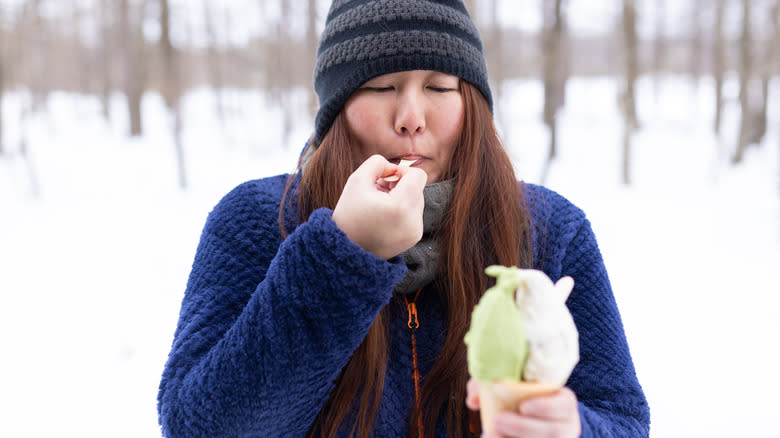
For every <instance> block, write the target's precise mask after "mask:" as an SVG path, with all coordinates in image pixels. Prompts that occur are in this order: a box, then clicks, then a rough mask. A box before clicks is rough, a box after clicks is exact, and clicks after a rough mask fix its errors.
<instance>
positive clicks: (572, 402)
mask: <svg viewBox="0 0 780 438" xmlns="http://www.w3.org/2000/svg"><path fill="white" fill-rule="evenodd" d="M518 411H519V412H520V413H521V414H522V415H525V416H530V417H535V418H539V419H547V420H565V419H568V418H570V417H571V416H572V415H573V413H574V412H577V396H576V395H575V394H574V392H573V391H572V390H571V389H569V388H565V387H564V388H561V389H559V390H558V391H557V392H555V393H553V394H550V395H545V396H539V397H532V398H529V399H527V400H524V401H523V402H522V403H520V405H519V406H518Z"/></svg>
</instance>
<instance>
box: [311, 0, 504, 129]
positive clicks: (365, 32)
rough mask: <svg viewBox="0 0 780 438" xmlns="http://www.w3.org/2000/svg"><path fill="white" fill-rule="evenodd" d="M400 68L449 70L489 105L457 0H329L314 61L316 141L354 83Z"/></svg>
mask: <svg viewBox="0 0 780 438" xmlns="http://www.w3.org/2000/svg"><path fill="white" fill-rule="evenodd" d="M406 70H434V71H439V72H442V73H447V74H451V75H453V76H457V77H459V78H461V79H463V80H465V81H467V82H470V83H471V84H473V85H475V86H476V87H477V88H478V89H479V91H480V92H481V93H482V95H483V96H484V97H485V100H486V101H487V103H488V106H489V107H490V109H491V111H492V109H493V99H492V97H491V94H490V86H489V85H488V75H487V64H486V62H485V56H484V55H483V53H482V41H481V40H480V36H479V31H478V30H477V28H476V26H475V25H474V22H473V21H472V20H471V17H470V16H469V13H468V10H467V9H466V6H465V5H464V4H463V2H462V1H461V0H334V1H333V3H332V4H331V7H330V11H329V12H328V17H327V19H326V21H325V29H324V31H323V33H322V37H321V39H320V45H319V48H318V49H317V63H316V65H315V67H314V89H315V90H316V92H317V96H318V97H319V100H320V108H319V111H318V112H317V118H316V120H315V131H314V140H315V142H316V144H319V143H320V142H321V141H322V139H323V137H324V136H325V134H326V133H327V132H328V130H329V129H330V126H331V125H332V124H333V120H334V119H335V118H336V115H337V114H338V113H339V111H341V108H342V107H343V106H344V104H345V103H346V102H347V99H349V97H350V96H351V95H352V93H354V92H355V91H356V90H357V89H358V88H359V87H360V86H361V85H363V84H364V83H365V82H366V81H368V80H370V79H372V78H374V77H377V76H381V75H383V74H387V73H395V72H400V71H406Z"/></svg>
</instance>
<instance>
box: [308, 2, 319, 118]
mask: <svg viewBox="0 0 780 438" xmlns="http://www.w3.org/2000/svg"><path fill="white" fill-rule="evenodd" d="M307 16H308V18H309V20H308V23H307V25H306V47H307V49H308V54H307V55H306V59H307V61H308V63H307V64H306V65H307V66H308V71H310V72H313V71H314V63H315V61H316V57H317V39H318V34H317V0H308V15H307ZM308 89H309V112H310V115H311V116H312V117H314V116H315V114H316V113H317V107H318V104H317V93H315V92H314V88H313V87H308Z"/></svg>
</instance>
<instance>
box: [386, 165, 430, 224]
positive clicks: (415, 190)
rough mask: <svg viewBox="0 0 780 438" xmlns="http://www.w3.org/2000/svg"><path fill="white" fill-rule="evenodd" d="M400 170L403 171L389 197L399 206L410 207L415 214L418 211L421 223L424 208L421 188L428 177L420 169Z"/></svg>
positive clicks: (423, 187)
mask: <svg viewBox="0 0 780 438" xmlns="http://www.w3.org/2000/svg"><path fill="white" fill-rule="evenodd" d="M402 171H403V172H404V173H403V175H401V179H400V180H398V182H397V183H396V185H395V187H394V188H393V190H392V191H391V192H390V197H391V199H393V200H394V202H395V203H396V204H397V205H398V206H400V207H401V208H404V209H411V210H410V212H412V211H413V212H414V213H415V214H417V213H419V215H420V224H421V225H422V213H423V209H424V208H425V197H424V196H423V190H424V189H425V182H426V180H427V179H428V177H427V175H426V174H425V172H424V171H422V170H420V169H402Z"/></svg>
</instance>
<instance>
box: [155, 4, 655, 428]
mask: <svg viewBox="0 0 780 438" xmlns="http://www.w3.org/2000/svg"><path fill="white" fill-rule="evenodd" d="M314 76H315V88H316V90H317V93H318V96H319V98H320V110H319V112H318V114H317V120H316V128H315V133H314V136H313V138H312V139H311V140H310V141H309V142H308V144H307V146H306V148H305V149H304V152H303V154H302V156H301V160H300V163H299V166H298V172H297V173H296V174H295V175H292V176H286V175H280V176H277V177H272V178H266V179H262V180H256V181H250V182H248V183H245V184H242V185H241V186H239V187H237V188H236V189H234V190H233V191H232V192H231V193H230V194H228V195H227V196H226V197H225V198H224V199H222V201H221V202H220V203H219V205H217V206H216V208H215V209H214V210H213V211H212V212H211V214H210V215H209V218H208V221H207V223H206V226H205V229H204V231H203V235H202V236H201V241H200V244H199V247H198V251H197V254H196V257H195V262H194V264H193V268H192V273H191V275H190V278H189V282H188V285H187V291H186V293H185V297H184V300H183V303H182V308H181V314H180V319H179V324H178V327H177V330H176V334H175V339H174V342H173V346H172V349H171V353H170V357H169V359H168V362H167V364H166V368H165V371H164V373H163V377H162V381H161V384H160V393H159V405H158V409H159V414H160V422H161V425H162V428H163V432H164V434H165V436H167V437H222V436H230V437H244V436H246V437H250V436H258V437H259V436H263V437H267V436H279V437H331V436H359V437H368V436H375V437H397V436H425V437H441V436H450V437H464V436H477V435H478V434H479V433H480V427H481V425H480V424H479V415H478V412H475V411H476V410H478V409H479V400H478V397H476V395H475V393H476V388H475V385H476V383H474V382H471V383H468V382H469V376H468V371H467V366H466V349H465V348H466V347H465V345H464V343H463V336H464V334H465V333H466V331H467V329H468V325H469V319H470V315H471V310H472V309H473V307H474V305H475V303H476V302H477V301H478V300H479V297H480V295H481V294H482V292H483V291H485V290H486V289H487V288H488V287H489V286H490V284H489V281H488V278H487V276H486V275H485V274H484V271H483V270H484V268H485V267H486V266H488V265H491V264H497V263H498V264H503V265H507V266H511V265H515V266H521V267H534V268H537V269H541V270H544V271H545V272H546V273H547V274H548V275H549V276H550V277H551V278H552V279H553V280H555V279H557V278H560V277H561V276H563V275H570V276H572V277H573V278H574V280H575V289H574V291H573V292H572V294H571V296H570V298H569V301H568V302H567V305H568V306H569V308H570V310H571V312H572V314H573V316H574V318H575V322H576V324H577V326H578V330H579V336H580V351H581V360H580V363H579V364H578V365H577V367H576V368H575V370H574V371H573V373H572V376H571V378H570V380H569V382H568V383H567V387H565V388H563V389H561V390H560V391H558V392H557V393H555V394H552V395H549V396H544V397H538V398H536V399H532V400H530V401H528V402H527V403H524V404H523V405H521V406H518V409H517V411H516V412H510V413H506V414H504V415H501V416H499V418H497V419H496V422H497V424H496V426H497V430H498V431H499V433H501V434H502V436H507V437H511V436H580V435H581V436H647V434H648V425H649V411H648V407H647V403H646V400H645V397H644V394H643V393H642V389H641V387H640V385H639V383H638V381H637V379H636V375H635V372H634V367H633V364H632V361H631V357H630V354H629V351H628V346H627V343H626V339H625V335H624V333H623V328H622V324H621V321H620V316H619V314H618V310H617V307H616V304H615V301H614V298H613V296H612V292H611V288H610V285H609V281H608V279H607V275H606V271H605V268H604V265H603V262H602V260H601V256H600V254H599V251H598V247H597V245H596V241H595V238H594V236H593V233H592V231H591V229H590V226H589V223H588V221H587V220H586V219H585V216H584V214H583V213H582V212H581V211H580V210H579V209H577V208H576V207H575V206H573V205H571V204H570V203H569V202H568V201H566V200H565V199H563V198H562V197H560V196H559V195H557V194H555V193H553V192H551V191H549V190H546V189H543V188H541V187H538V186H533V185H528V184H520V183H518V182H517V179H516V177H515V175H514V172H513V170H512V165H511V162H510V161H509V159H508V157H507V155H506V153H505V152H504V150H503V148H502V146H501V144H500V142H499V139H498V137H497V135H496V131H495V128H494V126H493V122H492V114H491V105H492V99H491V94H490V89H489V86H488V81H487V70H486V68H485V61H484V57H483V55H482V46H481V42H480V39H479V34H478V32H477V30H476V28H475V26H474V24H473V22H472V21H471V19H470V18H469V16H468V12H467V11H466V8H465V7H464V6H463V4H462V3H461V2H460V1H453V0H450V1H413V0H380V1H356V0H336V1H334V2H333V4H332V6H331V9H330V12H329V14H328V18H327V21H326V27H325V30H324V32H323V35H322V39H321V43H320V49H319V51H318V57H317V66H316V68H315V73H314ZM401 160H408V161H409V162H411V163H412V164H411V166H409V167H406V166H399V164H400V162H401ZM467 383H468V385H467ZM467 387H468V388H467Z"/></svg>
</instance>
